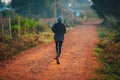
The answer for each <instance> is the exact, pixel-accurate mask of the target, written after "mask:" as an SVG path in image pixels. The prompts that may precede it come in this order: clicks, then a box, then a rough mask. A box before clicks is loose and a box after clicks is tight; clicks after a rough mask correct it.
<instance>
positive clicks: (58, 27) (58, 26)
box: [52, 22, 66, 41]
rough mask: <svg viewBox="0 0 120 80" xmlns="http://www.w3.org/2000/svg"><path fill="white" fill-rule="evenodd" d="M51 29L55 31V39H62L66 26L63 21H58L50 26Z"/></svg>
mask: <svg viewBox="0 0 120 80" xmlns="http://www.w3.org/2000/svg"><path fill="white" fill-rule="evenodd" d="M52 31H53V32H54V33H55V35H54V39H55V41H63V40H64V34H65V33H66V27H65V25H64V24H63V23H61V22H58V23H55V24H54V25H53V26H52Z"/></svg>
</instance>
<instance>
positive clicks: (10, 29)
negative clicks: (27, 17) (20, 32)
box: [9, 17, 12, 38]
mask: <svg viewBox="0 0 120 80" xmlns="http://www.w3.org/2000/svg"><path fill="white" fill-rule="evenodd" d="M9 31H10V37H11V38H12V31H11V19H10V17H9Z"/></svg>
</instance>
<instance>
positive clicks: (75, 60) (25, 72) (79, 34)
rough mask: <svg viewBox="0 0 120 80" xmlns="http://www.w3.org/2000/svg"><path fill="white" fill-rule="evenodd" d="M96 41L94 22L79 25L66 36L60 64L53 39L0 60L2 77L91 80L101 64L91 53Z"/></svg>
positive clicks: (6, 79)
mask: <svg viewBox="0 0 120 80" xmlns="http://www.w3.org/2000/svg"><path fill="white" fill-rule="evenodd" d="M97 41H98V39H97V34H96V25H95V23H88V24H85V25H81V26H79V27H76V28H74V29H72V30H70V31H69V32H68V33H67V34H66V36H65V41H64V43H63V48H62V54H61V58H60V62H61V64H60V65H57V64H56V60H55V59H54V57H55V43H54V42H51V43H48V44H44V45H40V46H38V47H36V48H32V49H30V50H27V51H24V52H22V54H20V55H17V56H15V57H14V58H13V59H12V60H9V61H4V62H0V80H88V79H89V78H91V77H95V75H94V67H95V66H98V63H97V62H96V59H95V57H94V56H93V54H92V53H93V52H94V50H93V49H94V47H95V45H96V43H97Z"/></svg>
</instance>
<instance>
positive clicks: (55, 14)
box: [54, 0, 57, 20]
mask: <svg viewBox="0 0 120 80" xmlns="http://www.w3.org/2000/svg"><path fill="white" fill-rule="evenodd" d="M56 4H57V3H56V0H54V17H55V20H56V17H57V6H56Z"/></svg>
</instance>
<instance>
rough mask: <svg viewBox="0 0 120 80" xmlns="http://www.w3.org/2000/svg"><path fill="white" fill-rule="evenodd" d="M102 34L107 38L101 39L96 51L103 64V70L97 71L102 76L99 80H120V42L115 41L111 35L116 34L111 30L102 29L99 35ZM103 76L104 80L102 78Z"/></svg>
mask: <svg viewBox="0 0 120 80" xmlns="http://www.w3.org/2000/svg"><path fill="white" fill-rule="evenodd" d="M98 29H99V28H98ZM105 29H107V30H105ZM101 30H102V31H101ZM102 32H104V34H105V35H106V36H104V37H100V41H99V43H98V45H97V46H98V47H97V48H98V49H96V53H98V54H97V55H98V57H99V59H100V60H101V62H102V64H103V68H101V69H99V70H97V71H98V72H99V74H101V75H99V77H98V80H99V79H100V80H119V79H120V78H119V76H120V42H119V41H118V42H116V41H115V40H116V38H114V36H113V35H111V34H114V32H111V30H109V29H108V28H103V27H102V28H100V29H99V32H98V35H100V34H99V33H102ZM108 32H109V33H108ZM111 37H112V38H111ZM101 76H102V78H100V77H101ZM103 76H104V77H103Z"/></svg>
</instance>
